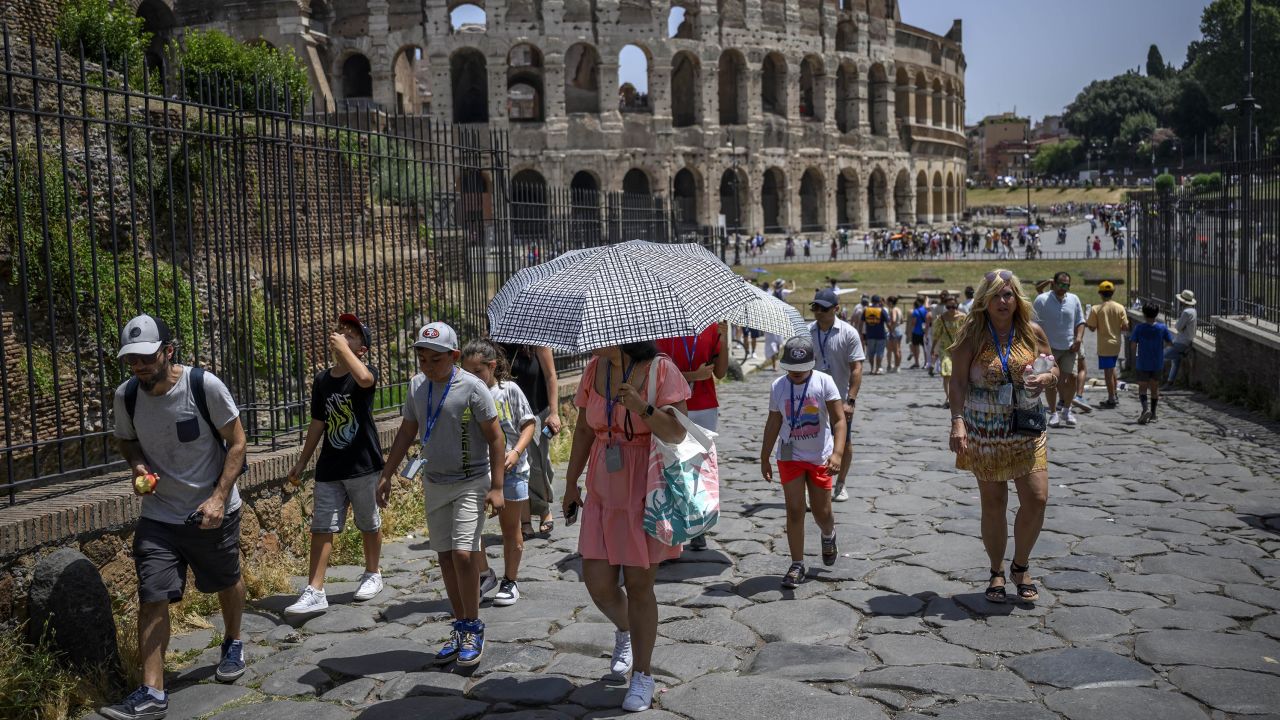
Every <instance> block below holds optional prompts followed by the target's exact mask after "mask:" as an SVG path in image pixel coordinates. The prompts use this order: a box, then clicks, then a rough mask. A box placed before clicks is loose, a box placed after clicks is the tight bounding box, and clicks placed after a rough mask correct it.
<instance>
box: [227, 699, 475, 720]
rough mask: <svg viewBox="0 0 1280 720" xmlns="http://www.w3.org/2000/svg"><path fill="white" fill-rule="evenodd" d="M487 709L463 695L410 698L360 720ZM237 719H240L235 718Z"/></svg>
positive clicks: (466, 715)
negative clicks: (457, 696)
mask: <svg viewBox="0 0 1280 720" xmlns="http://www.w3.org/2000/svg"><path fill="white" fill-rule="evenodd" d="M312 704H313V705H314V704H317V703H312ZM328 707H337V705H328ZM488 709H489V706H488V705H486V704H485V703H483V702H478V701H476V700H466V699H464V698H455V697H446V698H441V697H407V698H402V699H400V700H388V701H386V702H380V703H378V704H377V705H372V706H370V707H368V708H366V709H365V710H364V711H363V712H361V713H360V715H359V720H405V719H406V718H431V720H471V718H478V717H481V716H482V715H484V714H485V712H486V711H487V710H488ZM269 717H271V720H281V718H278V717H275V716H269ZM236 720H240V719H239V718H236ZM245 720H249V718H245ZM290 720H292V719H290ZM298 720H306V718H305V717H299V718H298ZM321 720H325V719H321Z"/></svg>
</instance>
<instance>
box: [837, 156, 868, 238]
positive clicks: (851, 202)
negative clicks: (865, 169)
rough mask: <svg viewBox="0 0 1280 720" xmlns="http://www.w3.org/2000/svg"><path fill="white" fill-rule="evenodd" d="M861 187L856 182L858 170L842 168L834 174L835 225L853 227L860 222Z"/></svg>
mask: <svg viewBox="0 0 1280 720" xmlns="http://www.w3.org/2000/svg"><path fill="white" fill-rule="evenodd" d="M861 193H862V188H861V186H860V185H859V184H858V171H856V170H854V169H853V168H844V169H842V170H841V171H840V174H839V175H837V176H836V227H837V228H854V227H857V226H858V223H859V222H861V221H860V219H859V217H858V215H859V211H860V210H861V209H862V197H861Z"/></svg>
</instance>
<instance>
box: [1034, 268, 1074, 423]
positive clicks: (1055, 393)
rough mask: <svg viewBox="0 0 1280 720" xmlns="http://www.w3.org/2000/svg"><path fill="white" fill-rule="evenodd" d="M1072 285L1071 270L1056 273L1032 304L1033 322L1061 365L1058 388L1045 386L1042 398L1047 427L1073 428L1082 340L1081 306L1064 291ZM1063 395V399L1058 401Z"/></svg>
mask: <svg viewBox="0 0 1280 720" xmlns="http://www.w3.org/2000/svg"><path fill="white" fill-rule="evenodd" d="M1070 288H1071V273H1067V272H1059V273H1058V274H1057V275H1054V276H1053V284H1052V285H1050V286H1049V289H1048V290H1047V291H1046V292H1043V293H1041V294H1040V295H1039V296H1037V297H1036V300H1035V302H1034V303H1032V307H1033V308H1034V309H1035V312H1036V322H1038V323H1040V327H1041V328H1042V329H1043V330H1044V334H1045V335H1047V336H1048V337H1049V347H1050V348H1052V349H1053V358H1054V360H1056V361H1057V363H1058V367H1060V368H1062V379H1061V380H1060V381H1059V387H1057V388H1046V389H1045V400H1046V401H1048V403H1049V408H1050V410H1052V414H1050V415H1049V427H1060V426H1062V425H1066V426H1067V427H1075V426H1076V419H1075V417H1074V416H1072V415H1071V399H1072V398H1074V397H1075V396H1076V372H1075V370H1076V362H1077V356H1078V354H1079V352H1080V343H1081V341H1083V340H1084V327H1085V323H1084V307H1083V306H1081V305H1080V298H1078V297H1076V295H1075V293H1070V292H1067V290H1069V289H1070ZM1059 398H1062V402H1060V401H1059Z"/></svg>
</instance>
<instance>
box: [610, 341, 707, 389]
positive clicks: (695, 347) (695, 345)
mask: <svg viewBox="0 0 1280 720" xmlns="http://www.w3.org/2000/svg"><path fill="white" fill-rule="evenodd" d="M692 337H693V349H690V348H689V338H688V337H682V338H680V342H681V343H684V356H685V357H686V358H688V359H689V371H690V372H692V371H694V370H697V369H698V368H697V367H695V366H694V364H693V359H694V357H696V356H697V354H698V336H697V335H694V336H692ZM623 382H626V381H625V380H624V381H623Z"/></svg>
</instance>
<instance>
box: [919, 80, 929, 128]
mask: <svg viewBox="0 0 1280 720" xmlns="http://www.w3.org/2000/svg"><path fill="white" fill-rule="evenodd" d="M916 124H917V125H928V124H929V81H928V79H926V78H925V76H924V71H923V70H922V71H920V72H919V73H916Z"/></svg>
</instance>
